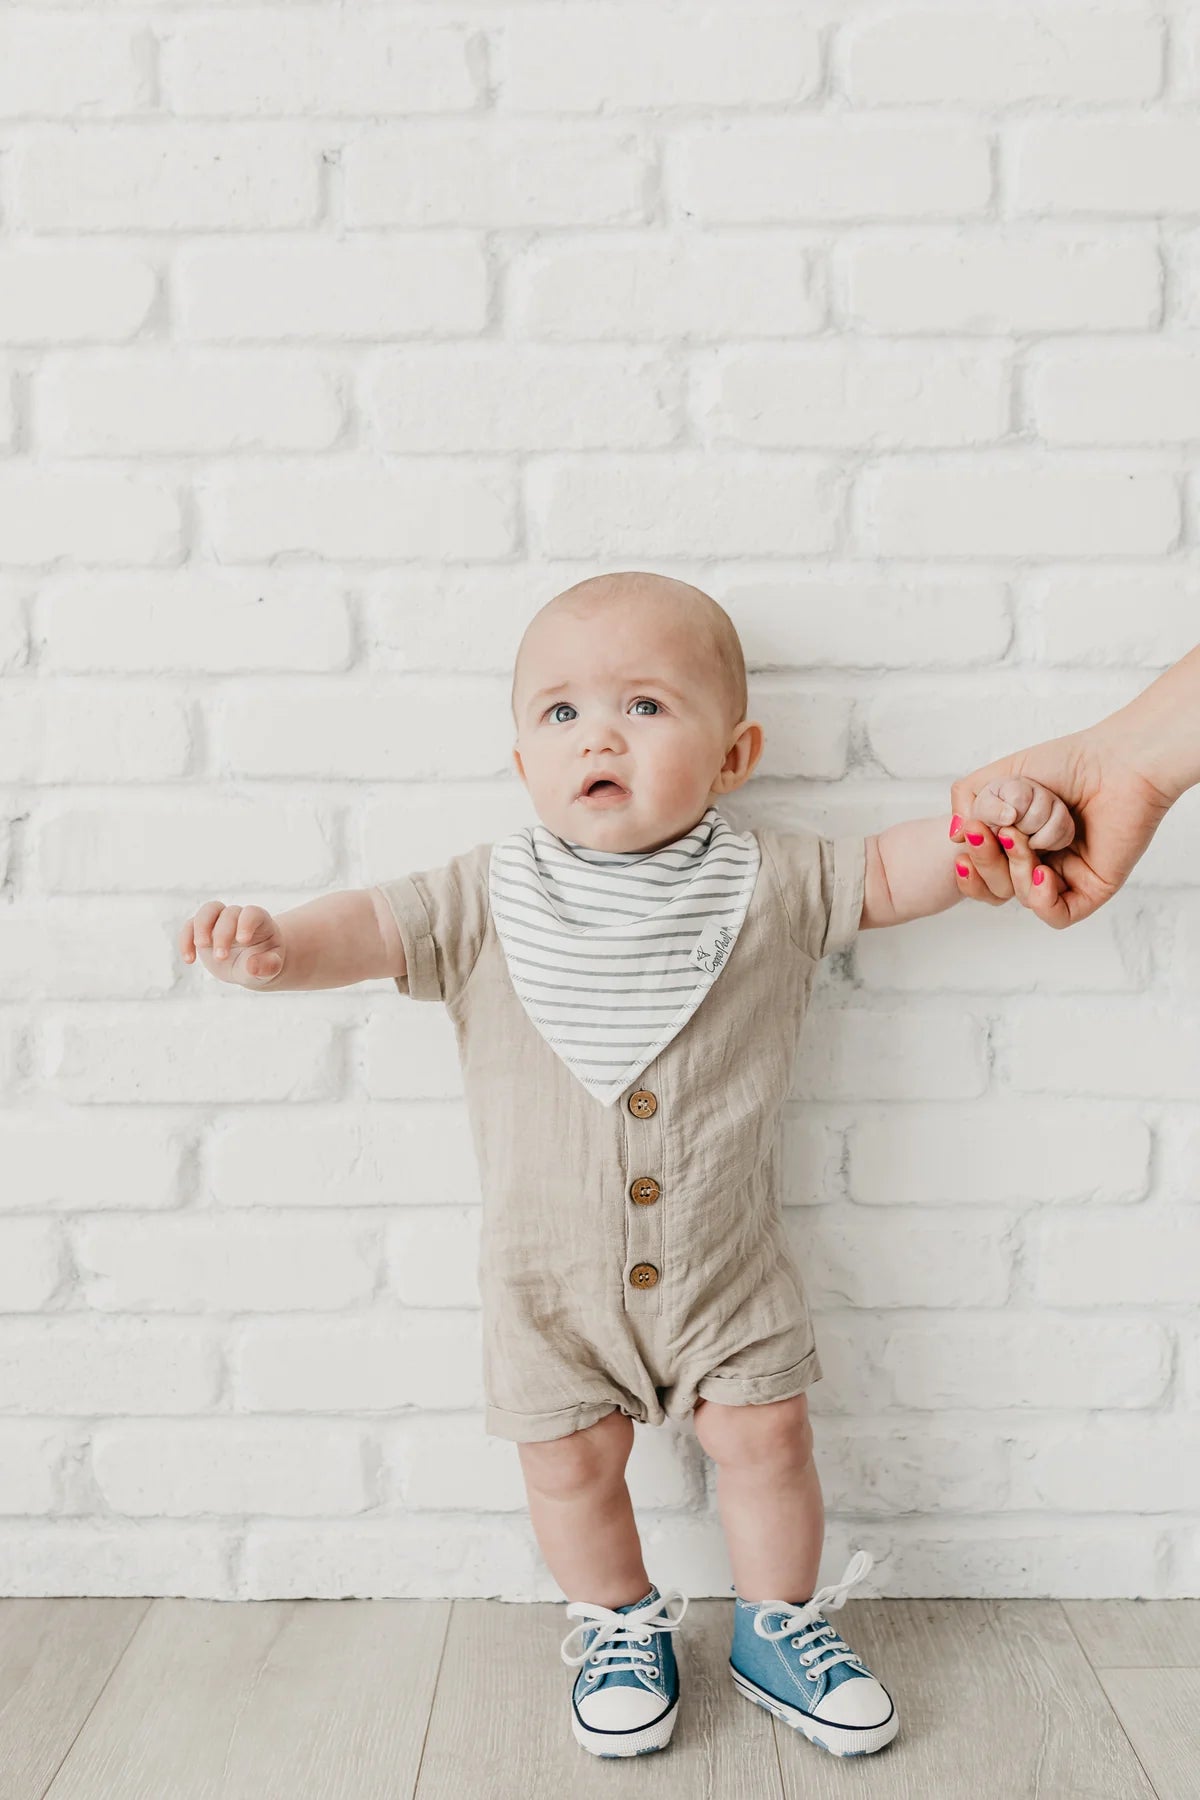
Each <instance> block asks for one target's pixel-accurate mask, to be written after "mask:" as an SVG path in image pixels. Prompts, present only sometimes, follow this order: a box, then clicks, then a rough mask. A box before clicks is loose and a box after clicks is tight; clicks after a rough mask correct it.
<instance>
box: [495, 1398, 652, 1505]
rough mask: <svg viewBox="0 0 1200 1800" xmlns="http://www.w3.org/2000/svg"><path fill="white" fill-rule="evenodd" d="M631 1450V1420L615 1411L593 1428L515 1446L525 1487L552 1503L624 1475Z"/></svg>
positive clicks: (570, 1497)
mask: <svg viewBox="0 0 1200 1800" xmlns="http://www.w3.org/2000/svg"><path fill="white" fill-rule="evenodd" d="M632 1447H633V1420H632V1419H630V1418H628V1417H627V1416H626V1415H625V1414H624V1413H623V1412H620V1411H619V1410H617V1411H614V1412H610V1413H606V1414H605V1415H604V1417H603V1418H602V1419H598V1420H597V1422H596V1423H595V1424H594V1425H588V1426H585V1427H584V1429H583V1430H582V1431H572V1432H568V1434H567V1435H566V1437H560V1438H550V1439H549V1440H548V1441H547V1442H545V1443H540V1444H518V1446H517V1449H518V1451H519V1453H520V1458H521V1468H522V1471H523V1472H524V1476H525V1481H526V1484H527V1485H528V1486H529V1487H532V1488H535V1489H536V1490H537V1492H538V1493H539V1494H544V1495H546V1496H548V1497H549V1498H552V1499H556V1500H570V1499H572V1498H573V1497H574V1496H576V1495H578V1494H583V1493H588V1492H590V1491H591V1490H593V1489H595V1488H597V1487H605V1486H608V1485H610V1484H612V1485H615V1484H616V1483H617V1482H618V1481H620V1480H622V1479H623V1477H624V1474H625V1464H626V1463H627V1462H628V1460H629V1452H630V1450H631V1449H632Z"/></svg>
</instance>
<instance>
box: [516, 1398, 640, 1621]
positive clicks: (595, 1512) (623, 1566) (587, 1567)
mask: <svg viewBox="0 0 1200 1800" xmlns="http://www.w3.org/2000/svg"><path fill="white" fill-rule="evenodd" d="M517 1448H518V1450H519V1452H520V1456H521V1472H522V1474H523V1475H524V1477H525V1491H526V1493H527V1494H528V1496H529V1516H530V1519H531V1520H532V1522H533V1529H534V1532H535V1534H536V1536H537V1541H538V1543H539V1545H540V1546H541V1551H542V1555H543V1556H544V1557H545V1559H546V1563H547V1566H548V1568H549V1570H550V1573H551V1574H552V1575H553V1576H554V1579H555V1581H557V1583H558V1585H559V1587H560V1588H561V1589H562V1590H563V1593H564V1594H565V1595H566V1597H567V1599H568V1600H591V1601H594V1602H595V1603H596V1605H597V1606H611V1607H617V1606H629V1605H632V1604H633V1603H634V1602H635V1601H637V1600H643V1599H644V1598H645V1597H646V1595H647V1594H648V1593H649V1591H650V1586H651V1582H650V1577H649V1576H648V1575H647V1573H646V1565H645V1563H644V1562H643V1561H642V1546H641V1543H640V1541H639V1539H638V1531H637V1526H636V1524H635V1523H634V1518H633V1503H632V1501H631V1500H630V1498H629V1489H628V1488H627V1487H626V1485H625V1464H626V1463H627V1462H628V1460H629V1452H630V1450H631V1449H632V1448H633V1420H632V1419H630V1418H627V1417H626V1415H625V1414H624V1413H622V1412H619V1411H614V1412H610V1413H606V1414H605V1416H604V1417H603V1418H602V1419H599V1420H597V1422H596V1424H595V1425H588V1426H587V1427H586V1428H585V1429H584V1430H583V1431H572V1432H571V1433H570V1434H569V1435H568V1436H567V1437H561V1438H551V1439H550V1440H549V1442H547V1443H542V1444H518V1446H517Z"/></svg>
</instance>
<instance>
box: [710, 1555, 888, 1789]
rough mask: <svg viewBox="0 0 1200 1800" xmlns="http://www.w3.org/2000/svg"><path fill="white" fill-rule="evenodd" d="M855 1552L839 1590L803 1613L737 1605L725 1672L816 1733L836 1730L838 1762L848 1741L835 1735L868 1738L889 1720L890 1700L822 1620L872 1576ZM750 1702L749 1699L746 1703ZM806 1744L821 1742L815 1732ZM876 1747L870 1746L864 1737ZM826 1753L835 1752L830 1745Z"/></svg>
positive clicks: (794, 1607)
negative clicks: (860, 1733)
mask: <svg viewBox="0 0 1200 1800" xmlns="http://www.w3.org/2000/svg"><path fill="white" fill-rule="evenodd" d="M872 1562H873V1558H872V1557H871V1556H870V1554H869V1553H868V1552H867V1551H865V1550H859V1551H858V1552H857V1553H856V1554H855V1555H854V1556H853V1557H852V1558H851V1559H850V1562H849V1563H848V1564H847V1567H846V1571H845V1574H844V1575H843V1576H842V1579H841V1580H840V1581H838V1582H834V1583H832V1584H831V1585H830V1586H828V1587H823V1588H819V1589H818V1590H817V1592H816V1593H815V1594H814V1595H813V1596H812V1598H811V1600H807V1601H805V1602H804V1603H803V1604H802V1605H798V1604H796V1602H794V1601H787V1600H758V1601H756V1600H742V1599H740V1598H739V1599H738V1600H737V1601H736V1602H735V1605H734V1625H733V1647H732V1649H731V1651H730V1657H729V1660H730V1664H731V1666H732V1668H733V1671H734V1675H735V1678H736V1677H737V1676H738V1675H742V1676H744V1677H745V1678H746V1680H747V1681H748V1682H751V1683H753V1684H754V1685H755V1686H756V1687H757V1688H759V1689H761V1690H762V1691H763V1692H764V1693H765V1694H766V1695H769V1696H771V1697H773V1698H774V1699H776V1700H779V1701H782V1702H783V1703H784V1705H785V1706H786V1707H788V1708H791V1709H793V1710H798V1711H799V1712H801V1713H803V1714H805V1715H807V1721H808V1722H811V1723H812V1724H813V1725H821V1724H825V1725H828V1726H831V1727H833V1728H834V1733H833V1734H831V1735H833V1736H835V1738H836V1744H837V1746H838V1754H844V1753H845V1752H844V1750H843V1749H842V1748H841V1746H842V1745H843V1744H844V1743H845V1742H846V1741H847V1740H846V1739H845V1737H844V1735H843V1734H841V1733H838V1732H837V1728H838V1727H847V1728H850V1729H851V1730H852V1731H853V1730H855V1729H861V1730H864V1731H865V1732H868V1733H873V1732H874V1730H875V1728H877V1727H883V1726H887V1725H888V1724H889V1722H890V1721H892V1720H893V1717H894V1708H893V1706H892V1699H891V1695H890V1694H889V1693H888V1691H887V1689H886V1688H885V1687H883V1686H882V1685H881V1683H880V1682H878V1681H876V1679H875V1677H874V1676H873V1675H872V1674H871V1671H870V1670H869V1669H868V1668H867V1666H866V1664H865V1663H864V1662H863V1661H862V1658H861V1657H858V1656H856V1655H855V1654H854V1652H853V1651H852V1650H851V1648H850V1646H849V1645H848V1644H847V1643H846V1642H845V1640H844V1639H843V1638H841V1637H839V1636H838V1633H837V1632H836V1631H835V1630H834V1628H833V1626H832V1625H831V1624H830V1623H829V1621H828V1620H827V1619H826V1618H825V1616H824V1614H825V1612H827V1611H828V1612H834V1611H836V1610H837V1608H838V1607H840V1606H844V1605H845V1603H846V1594H847V1592H848V1590H849V1589H850V1588H851V1587H853V1586H854V1584H855V1583H856V1582H858V1581H861V1580H862V1578H863V1576H864V1575H865V1574H866V1573H867V1571H868V1570H869V1569H870V1567H871V1565H872ZM751 1697H753V1696H751ZM805 1735H806V1736H810V1737H813V1739H814V1741H815V1742H818V1743H820V1742H821V1739H820V1737H819V1736H817V1735H816V1734H815V1733H814V1732H811V1731H807V1730H806V1733H805ZM863 1742H864V1743H867V1742H870V1743H871V1744H872V1746H873V1744H874V1738H873V1736H872V1737H871V1738H867V1737H864V1739H863ZM823 1747H824V1748H827V1749H831V1748H834V1747H835V1746H834V1743H827V1744H825V1745H824V1746H823Z"/></svg>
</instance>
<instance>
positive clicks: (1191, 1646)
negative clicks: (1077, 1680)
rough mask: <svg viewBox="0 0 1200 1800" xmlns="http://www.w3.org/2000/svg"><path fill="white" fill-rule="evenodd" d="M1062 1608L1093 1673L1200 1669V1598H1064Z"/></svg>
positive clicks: (1198, 1785)
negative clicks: (1124, 1670) (1093, 1670)
mask: <svg viewBox="0 0 1200 1800" xmlns="http://www.w3.org/2000/svg"><path fill="white" fill-rule="evenodd" d="M1062 1608H1063V1611H1064V1612H1065V1613H1066V1615H1067V1621H1068V1623H1069V1624H1070V1626H1071V1629H1072V1630H1073V1631H1074V1633H1075V1636H1076V1637H1077V1638H1078V1639H1079V1642H1080V1643H1081V1644H1082V1646H1083V1653H1084V1655H1085V1656H1086V1657H1087V1659H1088V1661H1089V1662H1090V1663H1091V1665H1092V1667H1093V1669H1170V1668H1179V1669H1200V1600H1064V1601H1063V1602H1062ZM1196 1787H1197V1792H1200V1781H1197V1784H1196Z"/></svg>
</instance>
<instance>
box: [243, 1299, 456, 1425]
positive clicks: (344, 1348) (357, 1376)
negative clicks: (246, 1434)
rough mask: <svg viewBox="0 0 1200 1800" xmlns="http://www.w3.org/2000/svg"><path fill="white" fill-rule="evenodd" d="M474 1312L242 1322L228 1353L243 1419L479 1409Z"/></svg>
mask: <svg viewBox="0 0 1200 1800" xmlns="http://www.w3.org/2000/svg"><path fill="white" fill-rule="evenodd" d="M480 1357H481V1346H480V1330H479V1314H478V1312H477V1311H476V1312H453V1311H447V1312H443V1313H438V1312H434V1311H433V1310H432V1309H429V1310H426V1309H424V1308H423V1309H422V1310H421V1311H420V1312H417V1313H411V1314H408V1313H390V1312H389V1313H388V1314H387V1315H386V1316H380V1317H377V1318H372V1319H365V1318H364V1319H357V1318H345V1319H329V1320H324V1319H322V1320H318V1321H313V1322H309V1321H306V1320H303V1319H296V1320H286V1321H278V1320H272V1319H258V1320H252V1321H248V1322H247V1323H246V1324H245V1325H244V1326H243V1327H242V1329H241V1331H240V1333H239V1334H238V1341H237V1343H236V1344H235V1346H234V1347H233V1350H232V1352H231V1362H232V1366H233V1384H234V1394H235V1404H236V1406H237V1408H238V1410H239V1411H241V1412H259V1411H267V1412H271V1411H281V1412H327V1413H342V1412H379V1411H382V1410H385V1409H390V1408H392V1407H396V1406H419V1407H434V1408H442V1407H478V1406H481V1405H482V1403H483V1384H482V1375H481V1363H480Z"/></svg>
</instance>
